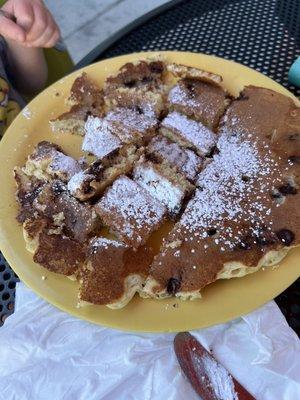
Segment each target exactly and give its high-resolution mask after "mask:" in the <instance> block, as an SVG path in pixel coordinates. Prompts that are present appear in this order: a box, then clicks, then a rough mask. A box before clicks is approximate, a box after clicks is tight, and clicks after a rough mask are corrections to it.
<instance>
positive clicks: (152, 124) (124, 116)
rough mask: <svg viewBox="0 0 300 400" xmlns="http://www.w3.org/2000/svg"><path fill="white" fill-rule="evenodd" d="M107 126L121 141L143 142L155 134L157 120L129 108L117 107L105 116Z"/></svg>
mask: <svg viewBox="0 0 300 400" xmlns="http://www.w3.org/2000/svg"><path fill="white" fill-rule="evenodd" d="M105 121H107V125H108V128H109V129H110V131H111V133H113V134H114V135H116V136H117V137H118V138H119V139H120V140H121V142H122V143H136V144H139V145H141V144H144V143H147V142H149V140H150V139H151V138H152V137H153V136H154V135H155V133H156V128H157V125H158V120H157V118H155V117H149V116H147V115H144V114H142V113H139V112H138V111H136V110H132V109H129V108H117V109H115V110H113V111H110V112H109V113H108V114H107V115H106V117H105Z"/></svg>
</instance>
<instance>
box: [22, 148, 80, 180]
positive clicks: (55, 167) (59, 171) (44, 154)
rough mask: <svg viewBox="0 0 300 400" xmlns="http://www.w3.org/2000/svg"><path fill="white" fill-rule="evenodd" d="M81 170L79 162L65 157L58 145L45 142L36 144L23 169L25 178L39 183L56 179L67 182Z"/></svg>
mask: <svg viewBox="0 0 300 400" xmlns="http://www.w3.org/2000/svg"><path fill="white" fill-rule="evenodd" d="M81 170H82V164H81V163H80V162H79V161H77V160H75V159H74V158H72V157H69V156H67V155H66V154H65V153H64V151H63V150H62V149H61V148H60V147H59V146H58V145H56V144H54V143H51V142H47V141H43V142H40V143H38V145H37V146H36V147H35V149H34V151H33V153H32V154H30V155H29V156H28V159H27V161H26V164H25V166H24V167H23V172H24V173H25V174H26V175H27V176H29V177H35V178H37V179H39V180H41V181H49V180H51V179H55V178H58V179H60V180H61V181H63V182H67V181H68V180H70V179H71V177H72V176H73V175H75V174H76V173H78V172H79V171H81Z"/></svg>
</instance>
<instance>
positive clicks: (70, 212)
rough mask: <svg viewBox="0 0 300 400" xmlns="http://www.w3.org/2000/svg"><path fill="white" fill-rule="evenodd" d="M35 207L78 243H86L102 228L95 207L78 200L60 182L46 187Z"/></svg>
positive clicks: (56, 181) (36, 200) (37, 198)
mask: <svg viewBox="0 0 300 400" xmlns="http://www.w3.org/2000/svg"><path fill="white" fill-rule="evenodd" d="M33 205H34V208H35V209H36V210H37V211H38V212H39V214H40V215H41V216H43V217H44V218H47V219H49V220H50V221H51V224H52V225H54V226H57V227H59V228H61V231H62V232H64V233H65V234H66V235H67V236H69V237H71V238H74V239H75V240H77V241H78V242H84V241H85V240H86V239H88V238H89V237H90V236H92V235H94V234H95V233H96V232H97V231H98V230H99V228H100V220H99V218H98V217H97V215H96V213H95V211H94V209H93V207H92V206H91V205H89V204H86V203H81V202H79V201H78V200H76V199H75V198H74V197H73V196H71V195H70V193H69V192H68V190H67V187H66V186H65V185H64V184H63V183H62V182H60V181H58V180H55V181H53V182H51V183H49V184H47V185H45V186H44V187H43V188H42V190H41V191H40V193H39V195H38V196H37V197H36V199H35V200H34V203H33Z"/></svg>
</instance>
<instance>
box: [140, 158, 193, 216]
mask: <svg viewBox="0 0 300 400" xmlns="http://www.w3.org/2000/svg"><path fill="white" fill-rule="evenodd" d="M133 177H134V180H135V181H136V182H138V183H139V184H140V185H141V186H142V187H143V188H145V189H146V190H147V191H148V192H149V193H150V194H151V196H153V197H155V198H156V199H157V200H159V201H160V202H161V203H162V204H164V205H165V206H166V207H167V209H168V211H169V213H170V214H171V215H175V214H177V213H178V212H179V211H180V209H181V204H182V201H183V199H184V196H185V191H184V190H183V189H182V188H181V187H179V186H176V185H174V184H173V183H172V182H171V181H170V180H169V179H167V178H166V177H164V176H163V175H161V174H160V173H159V172H158V171H156V170H155V168H154V167H153V166H151V163H145V164H140V165H137V166H136V168H135V170H134V171H133Z"/></svg>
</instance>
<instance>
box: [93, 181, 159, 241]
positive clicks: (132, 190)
mask: <svg viewBox="0 0 300 400" xmlns="http://www.w3.org/2000/svg"><path fill="white" fill-rule="evenodd" d="M96 209H97V210H98V212H99V214H100V216H102V218H104V219H105V223H106V224H107V225H109V226H110V227H112V228H113V230H114V231H116V233H118V234H119V235H120V236H122V237H125V238H127V239H129V240H132V241H133V244H140V243H141V242H143V241H144V240H145V239H146V238H147V237H148V235H149V234H150V233H151V232H152V231H153V230H154V229H156V228H157V227H158V225H159V224H160V223H161V222H162V221H163V217H164V214H165V212H166V209H165V207H164V206H163V205H162V204H161V203H159V201H157V200H156V199H153V198H152V197H151V196H150V195H149V194H148V192H147V191H146V190H145V189H143V188H142V187H141V186H139V185H138V184H137V183H136V182H134V181H132V180H131V179H129V178H127V177H126V176H121V177H120V178H118V179H117V180H116V181H115V182H114V183H113V186H112V187H111V188H110V189H109V190H108V192H107V193H106V194H105V195H104V196H103V198H102V199H101V200H100V202H99V203H98V204H97V205H96Z"/></svg>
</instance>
